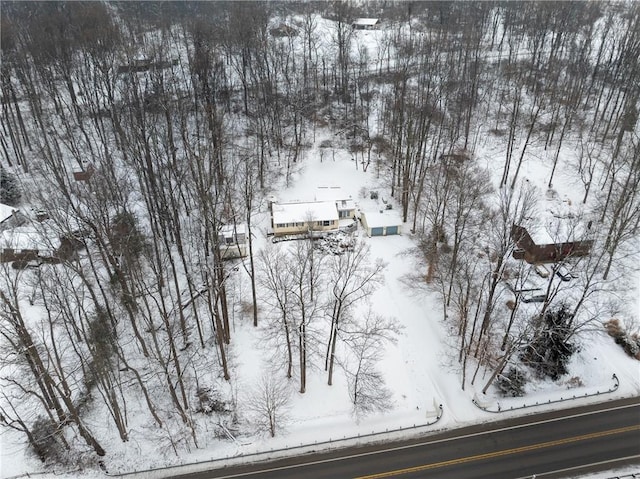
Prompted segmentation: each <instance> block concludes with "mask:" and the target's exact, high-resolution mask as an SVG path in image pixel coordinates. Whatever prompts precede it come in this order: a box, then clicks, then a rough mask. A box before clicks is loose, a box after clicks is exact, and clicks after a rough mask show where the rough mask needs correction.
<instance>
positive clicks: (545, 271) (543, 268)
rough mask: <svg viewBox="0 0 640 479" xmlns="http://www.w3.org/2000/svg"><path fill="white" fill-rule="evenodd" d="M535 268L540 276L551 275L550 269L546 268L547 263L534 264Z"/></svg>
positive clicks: (546, 276)
mask: <svg viewBox="0 0 640 479" xmlns="http://www.w3.org/2000/svg"><path fill="white" fill-rule="evenodd" d="M533 269H534V271H535V272H536V274H537V275H538V276H540V277H541V278H548V277H549V270H548V269H547V268H546V266H545V265H543V264H536V265H534V266H533Z"/></svg>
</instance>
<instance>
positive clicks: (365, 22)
mask: <svg viewBox="0 0 640 479" xmlns="http://www.w3.org/2000/svg"><path fill="white" fill-rule="evenodd" d="M378 21H379V20H378V19H377V18H356V19H355V20H354V21H353V24H354V25H362V26H367V27H369V26H374V25H377V24H378Z"/></svg>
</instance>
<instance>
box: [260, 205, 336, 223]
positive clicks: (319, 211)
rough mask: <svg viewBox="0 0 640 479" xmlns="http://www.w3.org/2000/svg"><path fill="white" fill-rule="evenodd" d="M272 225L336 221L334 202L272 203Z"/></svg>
mask: <svg viewBox="0 0 640 479" xmlns="http://www.w3.org/2000/svg"><path fill="white" fill-rule="evenodd" d="M272 208H273V223H274V224H284V223H301V222H305V221H307V220H309V219H310V220H313V221H327V220H336V221H337V220H338V210H337V208H336V203H335V201H315V202H309V203H280V204H278V203H273V206H272Z"/></svg>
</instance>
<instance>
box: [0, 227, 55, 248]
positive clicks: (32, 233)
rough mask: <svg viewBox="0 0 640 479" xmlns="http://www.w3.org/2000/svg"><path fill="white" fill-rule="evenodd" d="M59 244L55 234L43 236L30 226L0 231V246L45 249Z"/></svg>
mask: <svg viewBox="0 0 640 479" xmlns="http://www.w3.org/2000/svg"><path fill="white" fill-rule="evenodd" d="M59 246H60V239H59V238H58V237H57V236H56V235H54V234H52V235H51V236H50V237H47V236H43V234H42V232H40V231H38V230H36V229H35V228H33V227H32V226H25V227H20V228H12V229H10V230H6V231H3V232H2V233H0V248H12V249H14V250H22V249H36V250H41V251H47V250H51V249H55V248H57V247H59Z"/></svg>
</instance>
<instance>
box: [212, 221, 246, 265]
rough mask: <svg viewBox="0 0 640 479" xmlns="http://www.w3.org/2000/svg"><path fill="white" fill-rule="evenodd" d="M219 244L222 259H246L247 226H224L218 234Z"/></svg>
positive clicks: (243, 224) (242, 224)
mask: <svg viewBox="0 0 640 479" xmlns="http://www.w3.org/2000/svg"><path fill="white" fill-rule="evenodd" d="M218 244H219V247H220V256H221V257H222V259H231V258H244V257H245V256H247V248H248V238H247V225H246V224H245V223H241V224H237V225H233V224H231V225H224V226H222V227H221V228H220V231H219V232H218Z"/></svg>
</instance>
